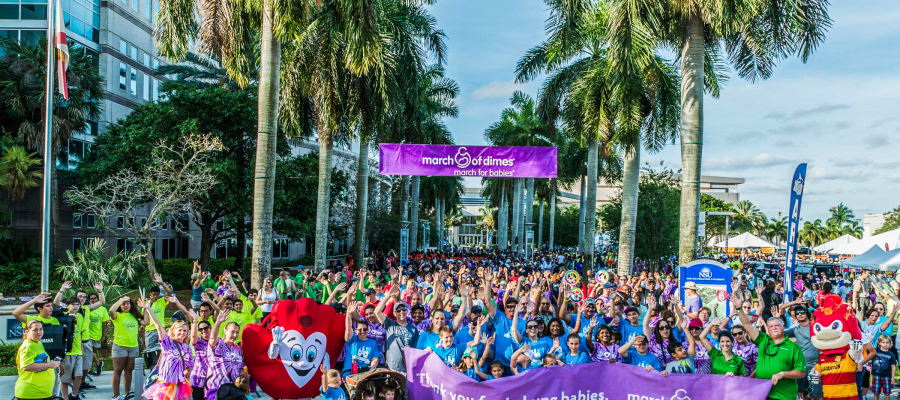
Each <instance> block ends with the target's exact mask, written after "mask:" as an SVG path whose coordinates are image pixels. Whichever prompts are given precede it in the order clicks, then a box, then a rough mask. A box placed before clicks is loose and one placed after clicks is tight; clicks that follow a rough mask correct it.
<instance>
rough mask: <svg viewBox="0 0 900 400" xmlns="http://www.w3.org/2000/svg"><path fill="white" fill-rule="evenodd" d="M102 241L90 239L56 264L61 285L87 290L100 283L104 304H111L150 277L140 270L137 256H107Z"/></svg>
mask: <svg viewBox="0 0 900 400" xmlns="http://www.w3.org/2000/svg"><path fill="white" fill-rule="evenodd" d="M108 249H109V246H107V244H106V240H104V239H102V238H94V239H91V240H88V242H87V244H86V245H85V246H84V247H82V248H81V249H80V250H78V251H76V252H75V254H72V252H71V251H67V252H66V257H67V258H68V261H64V262H61V263H60V264H59V271H60V272H61V273H62V278H63V280H64V281H71V282H72V283H74V284H75V287H90V286H91V285H92V284H93V283H94V282H101V283H103V293H104V294H106V296H107V301H109V302H110V303H112V302H115V301H116V300H118V299H119V298H120V297H122V296H124V295H126V294H128V293H129V292H131V291H133V290H135V289H136V288H137V287H138V286H142V285H144V284H147V283H150V276H149V275H148V274H147V273H146V272H147V271H145V270H143V268H142V266H141V255H140V254H138V253H137V252H133V251H124V252H121V253H117V254H115V255H113V256H112V257H109V256H108V255H107V254H108Z"/></svg>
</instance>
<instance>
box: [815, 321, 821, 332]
mask: <svg viewBox="0 0 900 400" xmlns="http://www.w3.org/2000/svg"><path fill="white" fill-rule="evenodd" d="M813 329H814V330H815V331H816V333H819V332H821V331H822V324H819V323H817V324H815V325H813Z"/></svg>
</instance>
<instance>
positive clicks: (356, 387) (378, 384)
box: [344, 368, 409, 400]
mask: <svg viewBox="0 0 900 400" xmlns="http://www.w3.org/2000/svg"><path fill="white" fill-rule="evenodd" d="M388 385H390V386H393V387H395V388H397V395H396V396H395V397H394V399H395V400H408V399H409V396H408V395H407V392H406V374H403V373H401V372H396V371H391V370H389V369H387V368H376V369H374V370H371V371H366V372H361V373H358V374H353V375H349V376H347V379H345V380H344V389H345V390H346V391H347V393H349V394H350V396H349V397H348V399H350V400H361V399H362V392H363V391H364V390H367V389H368V390H371V391H372V392H373V393H375V396H376V398H379V399H380V398H381V397H380V394H381V389H383V388H384V387H385V386H388Z"/></svg>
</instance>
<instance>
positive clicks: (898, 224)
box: [875, 206, 900, 235]
mask: <svg viewBox="0 0 900 400" xmlns="http://www.w3.org/2000/svg"><path fill="white" fill-rule="evenodd" d="M894 229H900V206H898V207H896V208H894V209H893V210H891V211H890V212H888V213H885V214H884V225H882V226H881V228H878V230H876V231H875V234H876V235H878V234H882V233H885V232H890V231H892V230H894Z"/></svg>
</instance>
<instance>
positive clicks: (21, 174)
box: [0, 146, 44, 201]
mask: <svg viewBox="0 0 900 400" xmlns="http://www.w3.org/2000/svg"><path fill="white" fill-rule="evenodd" d="M40 165H41V159H40V157H38V156H37V154H36V153H28V152H26V151H25V148H24V147H22V146H9V147H6V148H5V149H4V153H3V157H2V158H0V186H2V187H3V188H4V189H6V191H7V193H8V194H9V198H8V200H9V201H17V200H21V199H22V198H24V197H25V191H26V190H28V189H31V188H33V187H37V186H38V185H40V184H41V178H43V177H44V173H43V172H41V169H40Z"/></svg>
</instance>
